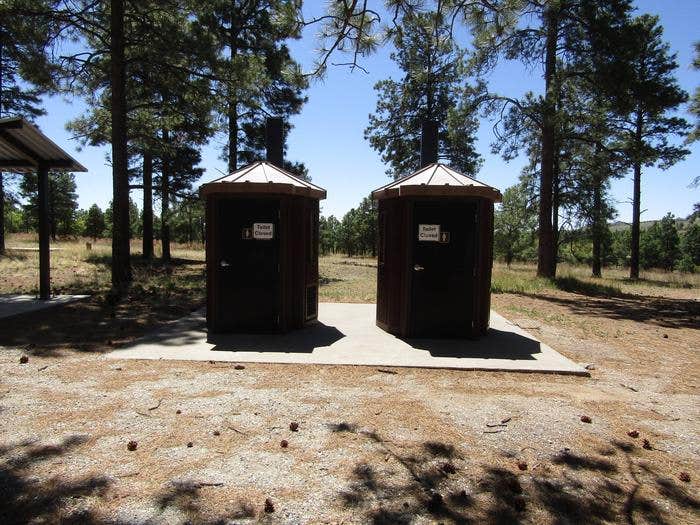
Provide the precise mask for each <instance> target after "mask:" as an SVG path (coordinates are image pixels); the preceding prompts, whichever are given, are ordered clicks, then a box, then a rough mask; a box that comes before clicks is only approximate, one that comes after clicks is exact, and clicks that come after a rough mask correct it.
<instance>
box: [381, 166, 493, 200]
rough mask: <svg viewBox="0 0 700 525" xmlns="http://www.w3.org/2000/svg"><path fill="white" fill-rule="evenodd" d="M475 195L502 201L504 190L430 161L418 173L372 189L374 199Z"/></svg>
mask: <svg viewBox="0 0 700 525" xmlns="http://www.w3.org/2000/svg"><path fill="white" fill-rule="evenodd" d="M421 195H426V196H428V195H429V196H445V197H450V196H464V197H469V196H474V197H485V198H487V199H491V200H493V201H495V202H500V201H501V192H500V191H498V190H497V189H496V188H494V187H493V186H489V185H488V184H484V183H483V182H479V181H478V180H476V179H474V178H472V177H469V176H468V175H465V174H464V173H460V172H459V171H457V170H454V169H452V168H450V167H449V166H446V165H444V164H440V163H435V164H428V165H427V166H425V167H424V168H421V169H419V170H418V171H416V172H415V173H412V174H411V175H408V176H406V177H403V178H401V179H398V180H395V181H394V182H391V183H389V184H387V185H385V186H382V187H381V188H378V189H376V190H374V191H373V192H372V198H374V199H389V198H393V197H406V196H414V197H417V196H421Z"/></svg>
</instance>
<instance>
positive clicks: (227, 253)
mask: <svg viewBox="0 0 700 525" xmlns="http://www.w3.org/2000/svg"><path fill="white" fill-rule="evenodd" d="M266 135H267V137H266V142H267V160H266V161H260V162H255V163H253V164H250V165H248V166H245V167H244V168H241V169H239V170H237V171H234V172H233V173H230V174H229V175H226V176H225V177H222V178H220V179H217V180H214V181H212V182H209V183H207V184H204V185H202V187H201V190H200V192H201V194H202V195H203V196H205V197H206V221H207V238H206V243H207V246H206V254H207V327H208V328H209V330H210V331H211V332H286V331H288V330H291V329H294V328H301V327H302V326H304V325H305V324H306V323H308V322H310V321H312V320H314V319H316V317H317V314H318V214H319V206H318V204H319V200H320V199H325V198H326V190H324V189H323V188H320V187H318V186H316V185H314V184H311V183H310V182H307V181H305V180H302V179H300V178H298V177H295V176H294V175H292V174H291V173H289V172H287V171H285V170H283V169H282V158H283V144H284V141H283V124H282V119H278V118H275V119H269V120H268V123H267V130H266Z"/></svg>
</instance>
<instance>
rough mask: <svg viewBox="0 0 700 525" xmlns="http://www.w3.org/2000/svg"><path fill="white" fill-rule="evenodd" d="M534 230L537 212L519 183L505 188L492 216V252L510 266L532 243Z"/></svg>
mask: <svg viewBox="0 0 700 525" xmlns="http://www.w3.org/2000/svg"><path fill="white" fill-rule="evenodd" d="M536 229H537V211H536V209H535V207H534V206H533V204H532V202H531V201H530V199H529V195H528V191H527V189H526V188H525V185H524V184H523V183H520V184H516V185H515V186H511V187H509V188H506V190H505V191H504V192H503V202H501V204H500V205H499V206H498V208H497V209H496V212H495V215H494V239H493V241H494V252H495V254H496V256H501V257H503V260H504V261H505V263H506V264H507V265H508V266H510V264H511V263H512V262H513V260H514V259H515V258H516V257H518V256H519V255H521V254H522V253H523V252H524V251H526V250H527V249H528V248H529V247H530V246H532V244H533V241H534V239H535V232H536Z"/></svg>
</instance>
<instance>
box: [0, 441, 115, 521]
mask: <svg viewBox="0 0 700 525" xmlns="http://www.w3.org/2000/svg"><path fill="white" fill-rule="evenodd" d="M86 441H87V438H86V437H85V436H80V435H73V436H69V437H67V438H66V439H64V440H63V441H62V442H61V443H59V444H57V445H54V444H41V443H37V442H35V441H25V442H22V443H19V444H16V445H4V446H2V448H1V450H0V453H1V454H2V455H3V456H9V457H6V458H2V459H0V523H3V524H4V525H12V524H15V523H16V524H24V523H39V522H41V523H59V522H60V523H85V524H97V523H103V520H102V519H101V518H99V517H98V516H97V515H96V514H94V513H93V512H92V511H90V510H85V509H82V510H79V511H77V512H72V513H71V512H70V511H68V510H66V506H69V507H75V506H76V505H75V504H76V500H80V499H81V498H88V497H94V496H97V497H103V496H104V495H105V493H106V492H107V491H108V489H109V487H110V485H111V482H110V480H109V479H108V478H106V477H104V476H82V477H75V478H71V479H66V478H63V477H58V476H57V477H51V478H48V479H37V478H36V477H35V476H33V475H32V474H31V469H32V467H34V466H35V465H37V464H39V463H41V462H43V461H47V460H51V459H54V458H57V457H59V456H63V455H65V454H69V453H70V452H71V451H72V450H73V449H75V448H76V447H78V446H80V445H82V444H84V443H85V442H86ZM67 503H68V504H69V505H66V504H67Z"/></svg>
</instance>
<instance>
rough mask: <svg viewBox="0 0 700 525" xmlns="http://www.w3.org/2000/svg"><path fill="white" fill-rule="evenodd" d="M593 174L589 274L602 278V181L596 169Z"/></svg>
mask: <svg viewBox="0 0 700 525" xmlns="http://www.w3.org/2000/svg"><path fill="white" fill-rule="evenodd" d="M594 171H595V173H594V174H593V231H592V233H593V260H592V261H591V273H592V275H593V277H602V276H603V274H602V267H603V261H602V247H603V228H604V226H603V224H602V220H603V210H602V207H603V198H602V187H601V186H602V180H601V177H600V173H599V172H598V168H597V167H596V169H595V170H594Z"/></svg>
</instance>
